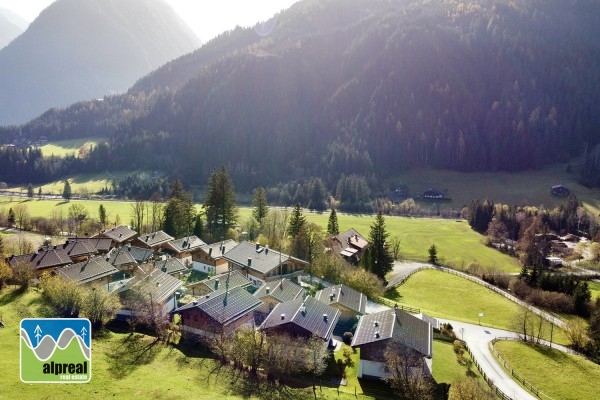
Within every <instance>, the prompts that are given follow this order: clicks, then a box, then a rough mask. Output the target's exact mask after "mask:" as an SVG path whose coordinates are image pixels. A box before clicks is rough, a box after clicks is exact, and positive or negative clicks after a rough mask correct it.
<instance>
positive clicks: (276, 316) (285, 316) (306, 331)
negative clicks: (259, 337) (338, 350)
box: [260, 297, 340, 347]
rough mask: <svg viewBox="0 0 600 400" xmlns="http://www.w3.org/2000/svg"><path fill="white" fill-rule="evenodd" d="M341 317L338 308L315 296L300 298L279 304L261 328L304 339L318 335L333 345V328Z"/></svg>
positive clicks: (269, 331)
mask: <svg viewBox="0 0 600 400" xmlns="http://www.w3.org/2000/svg"><path fill="white" fill-rule="evenodd" d="M339 317H340V312H339V311H338V310H336V309H335V308H333V307H331V306H329V305H327V304H325V303H322V302H320V301H319V300H317V299H315V298H314V297H306V298H305V299H301V298H298V299H295V300H290V301H286V302H285V303H280V304H277V305H276V306H275V308H273V311H271V313H270V314H269V316H268V317H267V318H266V319H265V320H264V321H263V323H262V324H261V326H260V329H261V330H263V331H265V332H266V333H267V334H269V333H271V334H273V333H274V334H287V335H289V336H291V337H300V338H303V339H309V338H311V337H312V336H316V337H319V338H321V339H322V340H323V342H324V345H326V346H331V347H333V346H334V345H335V343H334V340H333V329H334V328H335V325H336V324H337V322H338V319H339Z"/></svg>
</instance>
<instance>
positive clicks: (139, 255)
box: [125, 245, 154, 264]
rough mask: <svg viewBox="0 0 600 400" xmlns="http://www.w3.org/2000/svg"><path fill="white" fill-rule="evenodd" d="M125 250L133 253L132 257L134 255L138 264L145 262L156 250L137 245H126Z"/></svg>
mask: <svg viewBox="0 0 600 400" xmlns="http://www.w3.org/2000/svg"><path fill="white" fill-rule="evenodd" d="M125 250H127V251H128V252H129V254H131V257H133V259H134V260H135V261H136V262H137V263H138V264H142V263H145V262H146V261H148V259H149V258H150V257H152V255H153V254H154V252H153V251H152V250H150V249H144V248H143V247H137V246H129V245H127V246H125Z"/></svg>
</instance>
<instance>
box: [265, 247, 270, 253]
mask: <svg viewBox="0 0 600 400" xmlns="http://www.w3.org/2000/svg"><path fill="white" fill-rule="evenodd" d="M265 254H269V245H266V246H265Z"/></svg>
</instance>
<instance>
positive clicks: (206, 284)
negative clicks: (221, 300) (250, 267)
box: [187, 271, 252, 296]
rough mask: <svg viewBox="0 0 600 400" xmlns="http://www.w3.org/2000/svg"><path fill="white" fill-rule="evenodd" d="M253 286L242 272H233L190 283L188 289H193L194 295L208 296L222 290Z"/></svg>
mask: <svg viewBox="0 0 600 400" xmlns="http://www.w3.org/2000/svg"><path fill="white" fill-rule="evenodd" d="M251 284H252V282H250V280H249V279H248V278H246V276H244V275H243V274H242V273H241V272H240V271H231V273H224V274H220V275H216V276H213V277H211V278H210V279H205V280H203V281H200V282H194V283H189V284H188V285H187V287H188V288H189V289H192V294H193V295H194V296H196V295H200V296H202V295H206V294H209V293H213V292H216V291H217V290H220V289H227V288H229V289H233V288H236V287H243V288H245V287H248V286H250V285H251Z"/></svg>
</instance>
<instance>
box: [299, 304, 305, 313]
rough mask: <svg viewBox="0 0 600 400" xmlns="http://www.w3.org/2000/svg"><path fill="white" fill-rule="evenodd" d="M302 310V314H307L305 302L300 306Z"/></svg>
mask: <svg viewBox="0 0 600 400" xmlns="http://www.w3.org/2000/svg"><path fill="white" fill-rule="evenodd" d="M300 312H301V313H302V316H305V315H306V306H305V305H304V304H302V307H300Z"/></svg>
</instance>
